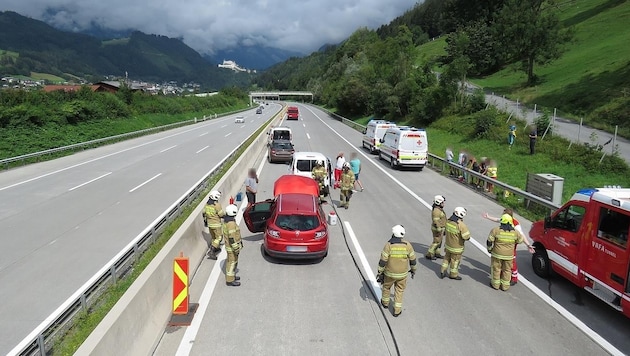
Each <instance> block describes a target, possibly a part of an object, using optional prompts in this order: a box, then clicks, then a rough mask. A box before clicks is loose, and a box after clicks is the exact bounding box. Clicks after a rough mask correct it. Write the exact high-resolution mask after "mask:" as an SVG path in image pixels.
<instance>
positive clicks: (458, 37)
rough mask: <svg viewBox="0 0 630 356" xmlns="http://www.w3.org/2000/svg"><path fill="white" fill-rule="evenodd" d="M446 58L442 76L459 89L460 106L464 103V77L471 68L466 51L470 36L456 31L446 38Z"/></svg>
mask: <svg viewBox="0 0 630 356" xmlns="http://www.w3.org/2000/svg"><path fill="white" fill-rule="evenodd" d="M446 43H447V47H446V49H447V59H448V61H449V63H448V64H447V65H446V66H445V69H444V73H443V76H444V77H445V79H446V80H448V81H450V82H453V83H456V85H458V87H459V88H460V89H459V97H460V106H463V105H464V97H465V95H466V77H467V75H468V71H469V70H470V68H471V63H470V58H468V56H467V55H466V51H467V49H468V47H469V45H470V38H469V37H468V34H467V33H466V32H464V31H458V32H455V33H452V34H449V36H448V37H447V38H446Z"/></svg>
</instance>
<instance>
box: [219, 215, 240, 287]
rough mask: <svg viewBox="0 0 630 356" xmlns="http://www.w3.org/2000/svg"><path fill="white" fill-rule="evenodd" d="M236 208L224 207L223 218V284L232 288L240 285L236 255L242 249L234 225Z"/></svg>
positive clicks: (236, 228)
mask: <svg viewBox="0 0 630 356" xmlns="http://www.w3.org/2000/svg"><path fill="white" fill-rule="evenodd" d="M237 213H238V207H237V206H236V205H234V204H230V205H228V206H226V207H225V217H224V218H223V238H224V239H225V251H226V252H227V261H226V262H225V284H227V285H228V286H232V287H238V286H240V285H241V282H239V281H240V280H241V277H239V276H237V275H236V267H237V266H238V255H239V253H240V252H241V250H242V249H243V241H242V240H241V230H240V229H239V228H238V224H237V223H236V214H237Z"/></svg>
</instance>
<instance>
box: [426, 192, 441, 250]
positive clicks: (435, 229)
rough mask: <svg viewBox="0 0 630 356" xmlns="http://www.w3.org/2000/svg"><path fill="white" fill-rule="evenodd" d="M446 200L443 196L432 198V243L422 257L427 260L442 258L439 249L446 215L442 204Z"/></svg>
mask: <svg viewBox="0 0 630 356" xmlns="http://www.w3.org/2000/svg"><path fill="white" fill-rule="evenodd" d="M445 201H446V198H444V196H443V195H436V196H435V197H434V198H433V209H432V210H431V233H432V234H433V243H431V246H430V247H429V251H428V252H427V254H426V255H425V256H424V257H426V258H427V259H429V260H435V259H438V258H442V257H443V256H442V255H441V254H440V248H442V236H444V231H445V230H446V214H445V213H444V202H445Z"/></svg>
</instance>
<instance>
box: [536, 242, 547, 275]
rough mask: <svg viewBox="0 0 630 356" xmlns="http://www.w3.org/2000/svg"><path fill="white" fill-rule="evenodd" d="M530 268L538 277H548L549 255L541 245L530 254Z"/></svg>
mask: <svg viewBox="0 0 630 356" xmlns="http://www.w3.org/2000/svg"><path fill="white" fill-rule="evenodd" d="M532 268H533V269H534V273H536V275H537V276H538V277H542V278H549V272H550V271H549V256H547V251H546V250H545V249H544V248H543V247H542V246H537V247H536V251H535V252H534V254H533V255H532Z"/></svg>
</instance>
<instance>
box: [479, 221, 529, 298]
mask: <svg viewBox="0 0 630 356" xmlns="http://www.w3.org/2000/svg"><path fill="white" fill-rule="evenodd" d="M524 241H525V237H524V236H523V235H522V234H521V233H520V232H518V231H516V230H514V227H513V226H512V224H510V223H509V222H507V221H506V219H504V218H503V217H502V218H501V225H500V226H497V227H495V228H493V229H492V230H490V235H489V236H488V240H487V241H486V246H487V247H488V252H490V256H491V257H490V285H491V286H492V288H494V289H499V288H501V290H504V291H506V290H508V289H509V288H510V281H511V279H512V263H513V259H514V248H515V247H516V245H517V244H520V243H523V242H524Z"/></svg>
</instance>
